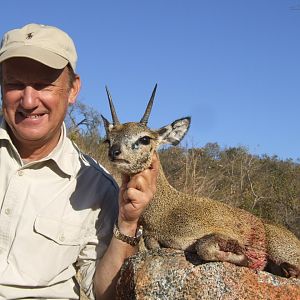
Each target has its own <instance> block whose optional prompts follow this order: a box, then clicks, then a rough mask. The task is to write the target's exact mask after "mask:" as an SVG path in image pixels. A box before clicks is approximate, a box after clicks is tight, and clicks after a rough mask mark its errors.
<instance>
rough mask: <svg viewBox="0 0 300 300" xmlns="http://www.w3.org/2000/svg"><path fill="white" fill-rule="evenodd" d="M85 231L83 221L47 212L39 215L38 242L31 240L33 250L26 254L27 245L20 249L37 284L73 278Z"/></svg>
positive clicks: (25, 271) (24, 264) (26, 270)
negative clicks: (80, 223) (75, 222)
mask: <svg viewBox="0 0 300 300" xmlns="http://www.w3.org/2000/svg"><path fill="white" fill-rule="evenodd" d="M83 234H84V233H83V229H82V226H81V225H78V224H69V223H65V222H63V221H62V220H59V219H55V218H51V217H46V216H38V217H36V219H35V222H34V238H33V240H34V244H31V249H30V250H29V249H28V248H27V249H26V250H27V251H28V252H29V251H30V252H31V254H29V253H28V252H27V255H26V257H25V253H26V251H24V249H23V253H22V254H20V253H19V254H20V255H23V256H24V257H23V258H24V259H21V261H22V263H21V265H22V272H23V274H26V276H28V277H29V278H30V279H31V280H32V282H34V285H37V286H38V285H49V284H55V283H58V282H61V281H66V280H69V279H70V278H71V277H73V276H74V275H75V273H76V270H75V268H74V263H75V262H76V261H77V258H78V255H79V252H80V245H81V239H82V236H83ZM34 245H35V247H34V248H35V249H33V246H34ZM33 251H34V252H33ZM32 252H33V253H34V255H33V254H32ZM28 254H29V255H28ZM19 258H20V256H19Z"/></svg>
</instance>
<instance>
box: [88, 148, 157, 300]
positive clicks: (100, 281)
mask: <svg viewBox="0 0 300 300" xmlns="http://www.w3.org/2000/svg"><path fill="white" fill-rule="evenodd" d="M158 169H159V161H158V158H157V154H155V155H154V156H153V160H152V164H151V167H150V168H149V169H147V170H144V171H143V172H141V173H139V174H136V175H134V176H133V177H131V178H129V177H126V176H124V177H123V178H122V185H121V188H120V191H119V215H118V227H119V230H120V232H121V233H123V234H125V235H128V236H135V234H136V231H137V228H138V220H139V218H140V216H141V215H142V213H143V212H144V210H145V209H146V207H147V205H148V204H149V202H150V201H151V200H152V198H153V195H154V193H155V191H156V179H157V175H158ZM136 252H137V246H135V247H134V246H131V245H129V244H127V243H125V242H123V241H121V240H118V239H116V238H115V237H114V236H113V237H112V240H111V242H110V245H109V247H108V248H107V250H106V252H105V254H104V256H103V257H102V259H101V260H100V261H99V263H98V265H97V267H96V273H95V277H94V289H95V293H96V298H97V300H100V299H101V300H106V299H109V300H112V299H114V298H115V290H116V283H117V280H118V275H119V271H120V268H121V266H122V265H123V263H124V260H125V259H126V258H128V257H129V256H131V255H133V254H135V253H136Z"/></svg>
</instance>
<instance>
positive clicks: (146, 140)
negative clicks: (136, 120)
mask: <svg viewBox="0 0 300 300" xmlns="http://www.w3.org/2000/svg"><path fill="white" fill-rule="evenodd" d="M139 142H140V144H142V145H149V144H150V137H149V136H143V137H141V138H140V139H139Z"/></svg>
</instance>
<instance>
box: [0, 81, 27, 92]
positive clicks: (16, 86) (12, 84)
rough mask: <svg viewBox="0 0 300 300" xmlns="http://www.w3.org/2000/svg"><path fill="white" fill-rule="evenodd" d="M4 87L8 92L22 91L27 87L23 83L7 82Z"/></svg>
mask: <svg viewBox="0 0 300 300" xmlns="http://www.w3.org/2000/svg"><path fill="white" fill-rule="evenodd" d="M4 86H5V88H6V89H7V90H22V89H24V87H25V85H24V84H23V83H19V82H7V83H5V84H4Z"/></svg>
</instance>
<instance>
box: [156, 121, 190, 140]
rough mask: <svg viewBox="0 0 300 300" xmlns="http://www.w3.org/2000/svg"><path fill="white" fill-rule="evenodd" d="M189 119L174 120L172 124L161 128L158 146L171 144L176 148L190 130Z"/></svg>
mask: <svg viewBox="0 0 300 300" xmlns="http://www.w3.org/2000/svg"><path fill="white" fill-rule="evenodd" d="M190 124H191V118H190V117H185V118H182V119H178V120H175V121H174V122H173V123H172V124H170V125H167V126H164V127H161V128H160V129H158V130H157V131H156V132H157V133H158V135H159V137H158V141H159V144H160V145H162V144H172V145H174V146H176V145H177V144H178V143H179V142H180V141H181V140H182V139H183V138H184V136H185V134H186V133H187V131H188V130H189V128H190Z"/></svg>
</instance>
